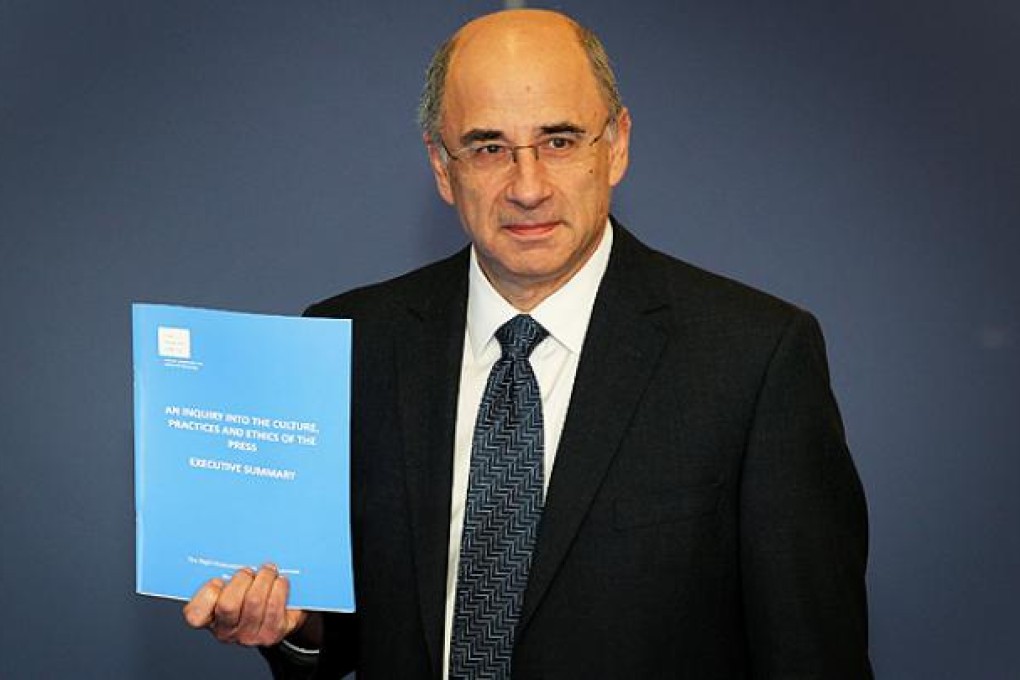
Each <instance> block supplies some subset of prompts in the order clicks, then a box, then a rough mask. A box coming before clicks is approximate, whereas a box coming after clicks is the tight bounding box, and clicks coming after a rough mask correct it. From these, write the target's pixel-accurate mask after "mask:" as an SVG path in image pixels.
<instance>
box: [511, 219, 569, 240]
mask: <svg viewBox="0 0 1020 680" xmlns="http://www.w3.org/2000/svg"><path fill="white" fill-rule="evenodd" d="M557 225H559V222H558V221H551V222H510V223H505V224H503V225H502V226H503V228H504V229H506V230H507V231H509V232H510V233H511V234H513V235H514V236H517V237H519V238H541V237H543V236H546V235H547V234H549V233H551V232H552V231H553V230H554V229H556V227H557Z"/></svg>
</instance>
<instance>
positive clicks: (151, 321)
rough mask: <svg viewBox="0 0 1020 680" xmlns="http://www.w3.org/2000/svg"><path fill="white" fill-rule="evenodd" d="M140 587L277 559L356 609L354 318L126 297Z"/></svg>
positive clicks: (314, 602) (318, 597)
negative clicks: (352, 526) (266, 312)
mask: <svg viewBox="0 0 1020 680" xmlns="http://www.w3.org/2000/svg"><path fill="white" fill-rule="evenodd" d="M132 311H133V337H134V343H133V344H134V380H135V507H136V533H137V540H136V573H137V584H136V586H137V590H138V592H139V593H143V594H146V595H156V596H163V597H170V598H175V599H188V598H190V597H191V596H192V595H193V594H194V592H195V591H196V590H197V589H198V588H199V587H200V586H201V585H202V584H203V583H205V582H206V581H208V580H209V579H211V578H214V577H220V578H223V577H229V576H230V575H231V574H232V573H233V571H235V570H236V569H238V568H240V567H244V566H248V567H253V568H257V567H258V566H259V565H261V564H263V563H266V562H272V563H274V564H276V565H277V567H278V568H279V570H280V572H281V573H282V574H284V575H285V576H287V578H288V580H289V582H290V584H291V592H290V598H289V601H288V604H289V606H292V607H298V608H304V609H317V610H328V611H353V609H354V595H353V593H354V588H353V576H352V568H351V549H350V464H349V461H350V375H351V365H350V364H351V322H350V321H346V320H338V319H311V318H297V317H281V316H266V315H258V314H241V313H237V312H221V311H213V310H206V309H194V308H187V307H175V306H169V305H145V304H136V305H134V306H133V309H132Z"/></svg>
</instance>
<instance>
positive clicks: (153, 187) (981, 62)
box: [0, 0, 1020, 680]
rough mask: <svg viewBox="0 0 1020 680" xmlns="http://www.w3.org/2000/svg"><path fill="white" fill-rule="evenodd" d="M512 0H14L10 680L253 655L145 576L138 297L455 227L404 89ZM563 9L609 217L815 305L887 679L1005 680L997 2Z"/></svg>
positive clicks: (1008, 455)
mask: <svg viewBox="0 0 1020 680" xmlns="http://www.w3.org/2000/svg"><path fill="white" fill-rule="evenodd" d="M497 6H498V3H497V2H481V1H473V2H459V3H442V4H440V3H422V2H411V1H410V0H408V1H406V2H397V1H396V0H377V1H376V2H372V3H353V2H341V1H339V0H332V1H326V0H306V1H301V2H273V1H271V0H246V1H245V2H216V3H209V2H198V1H194V0H182V1H179V2H172V3H171V2H160V1H156V0H151V1H145V2H139V1H138V0H94V1H93V2H89V3H80V2H73V1H71V0H31V1H30V0H3V1H0V312H2V316H0V319H2V321H0V323H2V328H3V330H2V332H0V357H2V366H3V369H2V379H0V422H2V439H0V442H2V443H0V492H2V495H0V502H2V521H0V545H2V551H3V559H2V560H0V576H2V599H0V602H2V607H3V613H4V623H3V624H0V676H2V677H4V678H28V677H33V678H35V677H40V678H43V677H54V678H56V677H82V678H85V677H104V678H108V677H114V678H179V677H195V678H215V677H241V676H248V677H264V676H265V671H264V670H263V669H262V666H261V663H260V662H259V660H258V659H257V658H256V655H254V653H252V652H250V651H247V650H241V649H229V648H222V647H220V646H219V645H217V644H216V643H215V642H213V641H212V640H211V639H209V638H208V636H206V635H205V634H201V633H195V632H192V631H189V630H187V629H186V628H185V627H184V624H183V623H182V621H181V619H180V616H179V607H178V605H177V604H175V603H171V602H167V601H159V600H153V599H146V598H142V597H139V596H136V595H133V594H132V590H133V528H134V524H133V519H134V518H133V505H132V462H131V461H132V450H131V441H132V434H131V366H130V338H129V334H130V325H129V315H130V311H129V304H130V302H131V301H134V300H144V301H161V302H174V303H185V304H191V305H201V306H209V307H218V308H229V309H239V310H248V311H261V312H273V313H296V312H298V311H300V310H301V309H302V307H303V306H304V305H305V304H306V303H308V302H309V301H311V300H314V299H319V298H321V297H324V296H326V295H329V294H332V293H334V292H337V291H340V290H343V289H346V288H349V287H351V286H354V285H357V284H362V283H366V282H370V281H374V280H378V279H381V278H384V277H388V276H391V275H394V274H397V273H399V272H402V271H404V270H406V269H409V268H411V267H414V266H416V265H418V264H421V263H424V262H425V261H427V260H430V259H433V258H436V257H438V256H440V255H443V254H446V253H447V252H450V251H451V250H453V249H454V248H456V247H458V246H459V245H460V244H461V243H462V242H463V236H462V235H461V232H460V230H459V227H458V225H457V221H456V218H455V216H454V214H453V213H452V212H451V211H450V210H449V209H448V208H447V207H446V206H445V204H442V203H441V202H440V201H439V199H438V198H437V197H436V195H435V193H434V189H433V185H432V179H431V177H430V174H429V171H428V169H427V166H426V163H425V154H424V152H423V150H422V148H421V145H420V142H419V135H418V132H417V131H416V128H415V124H414V104H415V100H416V97H417V94H418V91H419V88H420V81H421V73H422V71H423V69H424V66H425V63H426V60H427V59H428V57H429V55H430V53H431V51H432V49H433V48H434V47H435V45H436V44H437V43H438V42H439V41H440V40H441V39H442V38H444V37H445V36H446V35H447V34H449V33H450V32H451V31H452V30H453V29H454V28H455V27H456V26H457V25H459V24H460V23H461V22H462V21H463V20H465V19H467V18H470V17H472V16H475V15H477V14H480V13H483V12H486V11H489V10H492V9H496V8H497ZM556 6H557V7H559V8H561V9H564V10H566V11H568V12H571V13H574V14H575V15H576V16H578V17H579V18H580V19H581V20H582V21H584V22H585V23H587V24H589V25H591V26H592V27H593V28H595V29H596V30H597V31H598V32H599V33H600V34H601V35H602V36H603V38H604V40H605V42H606V44H607V45H608V47H609V50H610V52H611V54H612V55H613V56H614V58H615V62H616V66H617V70H618V74H619V76H620V80H621V83H622V87H623V93H624V98H625V100H626V102H627V103H628V104H629V105H630V107H631V110H632V113H633V116H634V138H633V148H632V164H631V172H630V175H629V177H628V178H627V179H626V181H625V182H624V185H623V187H622V188H621V189H620V190H619V192H618V193H617V197H616V206H615V212H616V213H617V215H618V216H619V217H620V218H621V219H622V220H623V221H624V222H625V223H626V224H627V225H629V226H630V227H631V228H632V229H633V230H634V231H635V232H637V233H638V234H639V235H640V236H641V237H642V238H644V239H645V240H646V241H648V242H650V243H651V244H653V245H655V246H657V247H659V248H661V249H664V250H666V251H669V252H670V253H673V254H675V255H678V256H681V257H684V258H686V259H688V260H691V261H693V262H695V263H697V264H700V265H702V266H706V267H708V268H710V269H714V270H716V271H720V272H722V273H725V274H728V275H731V276H734V277H736V278H739V279H741V280H744V281H746V282H748V283H751V284H752V285H756V286H759V287H763V288H765V289H767V290H770V291H771V292H774V293H776V294H778V295H780V296H783V297H786V298H787V299H790V300H792V301H794V302H796V303H799V304H801V305H803V306H806V307H808V308H810V309H812V310H813V311H814V312H816V314H817V315H818V316H819V317H820V319H821V321H822V323H823V326H824V328H825V330H826V333H827V336H828V341H829V349H830V356H831V361H832V372H833V380H834V383H835V388H836V391H837V394H838V395H839V397H840V400H841V404H842V407H843V411H844V416H845V419H846V422H847V427H848V432H849V438H850V442H851V446H852V448H853V450H854V453H855V456H856V460H857V463H858V466H859V468H860V472H861V475H862V477H863V480H864V483H865V486H866V488H867V491H868V497H869V503H870V507H871V517H872V553H871V567H870V591H871V611H872V616H871V619H872V630H873V653H874V660H875V665H876V670H877V671H878V674H879V676H880V677H884V678H923V679H925V680H929V679H933V678H953V679H957V678H1016V677H1020V649H1018V645H1017V640H1018V639H1020V624H1018V620H1020V618H1018V615H1017V613H1018V611H1020V532H1018V530H1017V523H1018V520H1020V494H1018V493H1017V492H1016V487H1017V485H1018V481H1020V457H1018V454H1020V450H1018V448H1020V447H1018V444H1017V441H1018V438H1017V428H1016V423H1017V420H1018V417H1020V275H1018V273H1017V261H1018V255H1020V231H1018V229H1017V225H1018V223H1020V198H1018V196H1020V126H1018V125H1017V121H1018V120H1020V79H1018V78H1017V75H1016V74H1017V68H1018V65H1020V39H1018V35H1020V11H1018V9H1017V5H1016V4H1015V3H1009V2H1002V1H1000V0H973V1H971V2H968V3H963V2H950V1H948V0H934V1H933V0H928V1H927V2H918V1H907V0H892V1H889V0H883V1H881V2H879V1H877V0H865V1H864V2H853V3H850V2H847V3H818V2H812V1H811V0H779V1H778V2H772V3H751V2H731V1H729V0H721V1H718V2H712V3H706V2H694V1H690V2H689V1H686V0H679V1H673V2H665V1H663V2H655V1H652V0H633V1H631V2H626V3H621V2H611V1H609V0H583V1H582V0H564V1H563V2H562V3H559V4H557V5H556ZM259 512H260V510H259V509H256V508H253V509H252V512H251V513H250V515H249V516H245V517H211V518H210V521H211V522H212V521H215V522H222V523H226V524H229V523H230V522H252V521H258V515H259Z"/></svg>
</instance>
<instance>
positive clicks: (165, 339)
mask: <svg viewBox="0 0 1020 680" xmlns="http://www.w3.org/2000/svg"><path fill="white" fill-rule="evenodd" d="M157 338H158V340H157V345H158V350H157V351H158V352H159V356H161V357H168V358H171V359H190V358H191V331H190V330H188V329H187V328H170V327H167V326H159V327H158V329H157Z"/></svg>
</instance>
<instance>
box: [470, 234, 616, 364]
mask: <svg viewBox="0 0 1020 680" xmlns="http://www.w3.org/2000/svg"><path fill="white" fill-rule="evenodd" d="M612 247H613V227H612V225H611V224H610V222H609V221H608V220H607V221H606V227H605V231H604V232H603V233H602V240H601V242H600V243H599V246H598V248H596V249H595V252H594V253H592V256H591V257H590V258H589V259H588V261H587V262H585V263H584V266H583V267H581V269H579V270H578V272H577V273H576V274H574V276H573V277H572V278H571V279H570V280H569V281H567V283H565V284H564V285H563V287H562V288H560V289H559V290H557V291H556V292H555V293H553V294H552V295H550V296H549V297H547V298H546V299H545V300H542V302H541V303H539V305H538V306H537V307H535V308H534V309H533V310H531V316H532V318H534V319H535V321H538V323H540V324H542V326H543V327H544V328H545V329H546V330H547V331H549V335H550V336H552V338H554V339H555V340H556V341H557V342H559V343H560V344H561V345H563V346H564V347H566V348H567V349H568V350H569V351H571V352H573V353H575V354H580V352H581V346H582V345H583V344H584V336H585V334H586V333H587V332H588V321H589V319H591V311H592V308H593V307H594V305H595V295H596V293H598V289H599V284H600V283H601V282H602V276H603V274H605V273H606V267H607V266H608V265H609V253H610V251H611V250H612ZM519 313H520V312H519V311H518V310H517V309H515V308H514V306H513V305H511V304H510V303H509V302H507V301H506V300H505V299H504V298H503V297H502V296H501V295H500V294H499V293H497V292H496V289H495V288H493V287H492V284H491V283H489V280H488V279H487V278H486V277H485V274H484V273H483V272H482V268H481V266H480V265H479V264H478V255H477V254H476V253H475V249H474V248H473V247H472V248H471V265H470V268H469V273H468V308H467V336H468V343H469V344H470V346H471V351H472V352H473V353H474V356H475V357H476V358H480V357H481V356H482V354H483V353H484V352H485V349H486V346H487V345H488V344H489V343H490V342H493V341H494V340H493V336H494V335H495V333H496V330H497V329H499V327H500V326H502V325H503V324H504V323H506V322H507V321H509V320H510V319H512V318H513V317H514V316H516V315H517V314H519Z"/></svg>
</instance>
